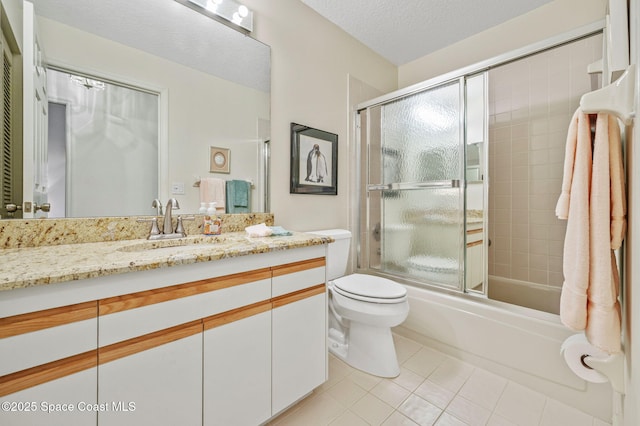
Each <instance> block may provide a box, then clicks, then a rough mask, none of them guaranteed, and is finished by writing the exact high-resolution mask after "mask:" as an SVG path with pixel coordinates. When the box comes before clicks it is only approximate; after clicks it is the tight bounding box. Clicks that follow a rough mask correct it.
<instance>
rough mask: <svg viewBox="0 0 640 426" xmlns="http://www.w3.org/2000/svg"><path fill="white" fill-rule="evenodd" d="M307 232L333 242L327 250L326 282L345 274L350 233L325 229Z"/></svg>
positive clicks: (342, 230)
mask: <svg viewBox="0 0 640 426" xmlns="http://www.w3.org/2000/svg"><path fill="white" fill-rule="evenodd" d="M309 232H310V233H311V234H318V235H324V236H328V237H331V238H333V239H334V240H335V241H334V242H333V243H331V244H329V247H328V249H327V280H328V281H329V280H334V279H336V278H339V277H341V276H343V275H344V274H345V273H346V272H347V262H348V261H349V245H350V244H351V232H349V231H347V230H346V229H326V230H321V231H309Z"/></svg>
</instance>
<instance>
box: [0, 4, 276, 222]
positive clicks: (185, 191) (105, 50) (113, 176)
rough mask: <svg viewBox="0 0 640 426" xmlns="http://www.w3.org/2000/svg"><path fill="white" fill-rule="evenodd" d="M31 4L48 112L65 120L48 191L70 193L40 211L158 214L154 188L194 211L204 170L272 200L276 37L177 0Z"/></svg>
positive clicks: (260, 199)
mask: <svg viewBox="0 0 640 426" xmlns="http://www.w3.org/2000/svg"><path fill="white" fill-rule="evenodd" d="M2 1H3V3H4V2H5V1H6V0H2ZM14 3H15V2H14ZM32 3H33V5H34V10H35V16H36V18H35V23H36V26H37V30H38V36H39V47H40V48H41V49H42V57H43V61H42V67H43V69H46V71H47V80H48V82H49V87H48V89H49V95H50V96H51V97H50V99H49V101H50V103H49V104H48V105H49V108H48V116H49V117H50V118H51V120H56V117H57V120H58V123H63V124H62V125H60V124H59V125H57V126H53V127H51V126H49V130H48V133H49V134H48V138H50V139H51V140H55V139H56V138H57V139H58V141H57V146H58V148H57V150H54V151H49V152H50V154H49V155H48V157H49V159H50V160H51V162H50V164H47V166H46V167H48V168H49V170H51V172H50V173H48V177H49V179H48V180H47V191H45V192H48V189H50V188H51V187H53V185H54V184H56V183H57V185H58V189H59V188H60V187H61V186H62V188H63V191H62V192H63V195H61V196H60V195H55V191H54V193H52V194H51V196H50V197H49V196H48V195H47V196H48V198H47V201H48V202H50V203H51V204H52V206H51V212H50V213H49V214H48V215H45V214H43V213H42V212H39V213H38V214H37V215H36V217H38V216H39V215H43V216H45V217H46V216H48V217H61V216H65V217H88V216H120V215H127V216H128V215H151V214H154V213H155V212H156V210H155V209H153V208H152V206H151V204H152V201H153V200H154V198H159V199H160V200H161V202H162V204H166V201H167V199H168V198H176V199H177V200H178V201H179V203H180V206H181V210H180V212H181V213H183V214H186V213H196V212H197V210H198V207H199V206H200V201H201V200H200V188H199V187H198V182H199V181H201V179H204V178H213V179H221V180H224V181H230V180H243V181H247V182H250V188H251V190H250V206H251V208H250V210H251V211H253V212H262V211H267V210H268V206H267V205H266V204H267V200H268V194H267V189H268V142H269V139H270V80H271V78H270V48H269V46H267V45H264V44H262V43H260V42H258V41H257V40H255V39H253V38H251V37H250V36H246V35H244V34H241V33H239V32H237V31H235V30H233V29H231V28H229V27H227V26H225V25H223V24H221V23H219V22H216V21H214V20H211V19H210V18H208V17H206V16H204V15H201V14H199V13H197V12H196V11H194V10H192V9H190V8H187V7H185V6H184V5H182V4H180V3H178V2H176V1H173V0H162V1H158V0H136V1H134V2H132V1H130V0H110V1H103V0H83V1H81V2H78V1H77V0H32ZM82 79H85V80H82ZM73 80H75V81H73ZM83 81H84V82H85V83H86V81H92V82H97V83H96V84H98V85H102V84H103V83H104V84H106V85H107V86H106V87H107V89H105V88H104V87H101V88H96V87H93V86H91V84H93V83H86V84H85V85H84V86H83V85H82V82H83ZM54 82H55V83H54ZM69 82H70V84H71V86H70V87H71V89H70V91H69V92H64V91H63V89H61V87H62V86H63V85H65V84H66V83H69ZM74 85H75V86H74ZM129 90H131V92H129ZM135 93H138V94H139V96H138V95H136V94H135ZM153 116H155V117H157V123H154V122H153V121H144V120H147V119H150V118H153ZM143 121H144V122H143ZM25 140H26V139H25ZM60 140H62V142H61V141H60ZM108 143H110V144H112V145H114V146H115V151H109V152H115V154H109V155H107V154H105V152H107V148H106V146H105V145H107V144H108ZM211 147H218V148H224V149H228V150H229V151H228V152H229V153H230V154H229V160H230V167H229V168H228V172H227V171H226V170H225V173H218V172H215V171H214V172H212V171H211V165H210V156H209V154H210V149H211ZM51 152H52V153H53V154H51ZM40 157H41V158H43V157H47V156H44V155H40ZM108 157H111V158H108ZM107 160H109V161H110V163H108V164H107ZM55 164H57V165H55ZM61 168H62V169H61ZM59 176H63V177H64V179H65V180H66V181H65V182H64V183H62V184H61V183H60V182H59V179H60V178H59ZM76 176H78V177H76ZM79 176H82V177H79ZM20 178H22V180H23V181H24V182H26V184H28V182H30V181H33V178H31V177H28V176H21V177H20V176H17V177H14V180H17V179H20ZM79 188H81V189H82V190H81V191H80V190H79ZM60 197H61V198H60ZM56 199H58V200H60V199H62V200H64V201H63V203H64V208H62V207H61V206H60V205H59V204H60V203H61V202H60V201H57V202H56V201H54V200H56ZM23 201H30V200H27V199H25V200H23ZM33 201H35V202H36V203H38V202H40V203H42V202H43V201H44V200H42V199H40V200H33ZM14 202H15V201H14ZM19 202H20V201H18V203H19ZM54 203H55V204H56V205H54ZM19 213H20V212H19V211H18V212H17V214H16V215H15V216H16V217H20V215H19ZM0 214H1V215H2V218H3V219H4V218H6V217H7V215H6V212H5V211H0Z"/></svg>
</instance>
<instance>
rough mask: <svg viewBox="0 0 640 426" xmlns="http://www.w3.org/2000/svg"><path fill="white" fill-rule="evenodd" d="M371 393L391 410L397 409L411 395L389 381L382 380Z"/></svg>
mask: <svg viewBox="0 0 640 426" xmlns="http://www.w3.org/2000/svg"><path fill="white" fill-rule="evenodd" d="M371 393H372V394H373V395H375V396H377V397H378V398H380V399H381V400H382V401H384V402H386V403H387V404H389V405H390V406H392V407H393V408H397V407H398V405H400V404H401V403H402V401H404V400H405V399H407V397H408V396H409V395H410V394H411V392H409V391H408V390H406V389H405V388H403V387H402V386H400V385H397V384H395V383H394V382H392V381H391V380H383V381H381V382H380V383H378V384H377V385H376V386H375V387H374V388H373V389H371Z"/></svg>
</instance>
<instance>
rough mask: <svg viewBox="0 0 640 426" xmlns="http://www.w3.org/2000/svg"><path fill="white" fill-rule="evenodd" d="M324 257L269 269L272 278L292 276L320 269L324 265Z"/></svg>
mask: <svg viewBox="0 0 640 426" xmlns="http://www.w3.org/2000/svg"><path fill="white" fill-rule="evenodd" d="M326 263H327V262H326V260H325V258H324V257H317V258H315V259H308V260H302V261H300V262H293V263H287V264H286V265H278V266H274V267H272V268H271V270H272V271H273V276H274V277H279V276H281V275H287V274H293V273H295V272H300V271H306V270H307V269H314V268H320V267H323V266H325V265H326Z"/></svg>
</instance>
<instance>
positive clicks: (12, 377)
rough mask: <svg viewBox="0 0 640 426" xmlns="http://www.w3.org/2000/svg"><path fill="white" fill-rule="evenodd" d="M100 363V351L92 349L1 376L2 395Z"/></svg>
mask: <svg viewBox="0 0 640 426" xmlns="http://www.w3.org/2000/svg"><path fill="white" fill-rule="evenodd" d="M97 365H98V351H97V350H95V349H94V350H92V351H88V352H84V353H81V354H78V355H73V356H70V357H68V358H63V359H60V360H56V361H52V362H49V363H47V364H42V365H38V366H35V367H32V368H28V369H26V370H21V371H17V372H15V373H11V374H7V375H6V376H2V377H0V397H2V396H6V395H9V394H12V393H15V392H19V391H21V390H25V389H28V388H31V387H34V386H38V385H41V384H43V383H46V382H50V381H52V380H56V379H59V378H61V377H65V376H68V375H71V374H75V373H78V372H80V371H83V370H88V369H90V368H93V367H96V366H97Z"/></svg>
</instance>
